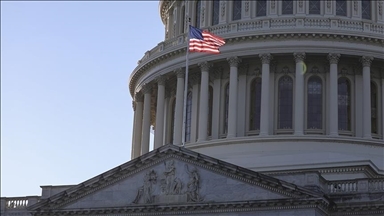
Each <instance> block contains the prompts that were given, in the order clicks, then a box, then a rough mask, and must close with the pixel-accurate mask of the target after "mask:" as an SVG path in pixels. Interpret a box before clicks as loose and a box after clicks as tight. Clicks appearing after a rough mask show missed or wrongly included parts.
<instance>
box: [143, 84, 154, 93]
mask: <svg viewBox="0 0 384 216" xmlns="http://www.w3.org/2000/svg"><path fill="white" fill-rule="evenodd" d="M141 91H142V92H143V94H144V95H145V94H151V93H152V85H151V84H150V83H144V85H143V87H142V88H141Z"/></svg>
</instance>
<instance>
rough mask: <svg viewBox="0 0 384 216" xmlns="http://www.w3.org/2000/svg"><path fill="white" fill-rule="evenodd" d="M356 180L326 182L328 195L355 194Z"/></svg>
mask: <svg viewBox="0 0 384 216" xmlns="http://www.w3.org/2000/svg"><path fill="white" fill-rule="evenodd" d="M357 189H358V188H357V180H352V181H332V182H328V193H330V194H335V193H355V192H357Z"/></svg>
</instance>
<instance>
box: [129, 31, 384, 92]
mask: <svg viewBox="0 0 384 216" xmlns="http://www.w3.org/2000/svg"><path fill="white" fill-rule="evenodd" d="M281 39H284V40H287V39H294V40H298V39H308V40H310V39H317V40H319V39H320V40H327V41H338V42H340V40H342V41H345V42H358V43H368V44H379V45H380V46H384V39H379V38H372V37H369V36H352V35H345V34H337V33H334V34H331V33H269V34H267V33H264V34H258V35H248V36H239V35H233V36H227V37H226V38H225V40H226V44H227V45H230V44H235V43H239V42H247V41H252V42H255V41H259V42H266V41H273V40H281ZM272 51H273V50H272ZM272 51H271V54H274V53H273V52H272ZM185 52H186V43H185V42H184V43H182V44H179V45H176V46H174V47H173V48H171V49H170V50H169V51H168V52H159V53H156V54H154V55H153V57H149V58H147V59H145V60H144V61H143V62H141V63H140V64H139V65H138V66H137V67H136V68H135V70H134V71H133V72H132V75H131V77H130V80H129V89H130V93H131V96H133V93H134V90H135V88H136V82H137V81H138V79H139V77H141V76H142V75H143V74H145V72H146V71H147V70H149V69H150V68H152V67H154V66H156V65H158V64H161V63H162V62H164V61H166V60H169V59H170V58H173V57H180V56H182V55H185ZM307 53H310V52H307ZM256 54H257V53H256ZM341 54H343V53H341ZM222 55H223V54H222ZM222 55H220V56H222ZM227 55H229V56H225V57H230V56H233V55H234V53H232V54H231V53H228V54H227ZM221 58H224V57H221ZM183 63H184V62H183ZM184 66H185V65H182V63H180V65H179V67H184Z"/></svg>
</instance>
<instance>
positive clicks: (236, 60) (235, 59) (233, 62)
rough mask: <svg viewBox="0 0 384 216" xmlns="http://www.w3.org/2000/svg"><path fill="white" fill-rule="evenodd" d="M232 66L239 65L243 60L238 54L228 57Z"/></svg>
mask: <svg viewBox="0 0 384 216" xmlns="http://www.w3.org/2000/svg"><path fill="white" fill-rule="evenodd" d="M227 61H228V63H229V66H230V67H237V66H238V65H239V63H240V62H241V59H240V58H239V57H237V56H233V57H229V58H227Z"/></svg>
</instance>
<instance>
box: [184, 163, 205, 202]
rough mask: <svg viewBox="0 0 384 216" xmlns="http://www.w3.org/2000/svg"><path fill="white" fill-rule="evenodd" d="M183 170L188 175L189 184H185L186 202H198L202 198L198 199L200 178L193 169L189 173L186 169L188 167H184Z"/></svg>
mask: <svg viewBox="0 0 384 216" xmlns="http://www.w3.org/2000/svg"><path fill="white" fill-rule="evenodd" d="M185 170H186V172H187V173H188V175H189V182H188V184H187V201H188V202H200V201H203V198H202V197H200V194H199V189H200V176H199V173H198V172H197V169H196V168H194V169H192V170H191V171H190V170H189V169H188V165H185Z"/></svg>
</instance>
